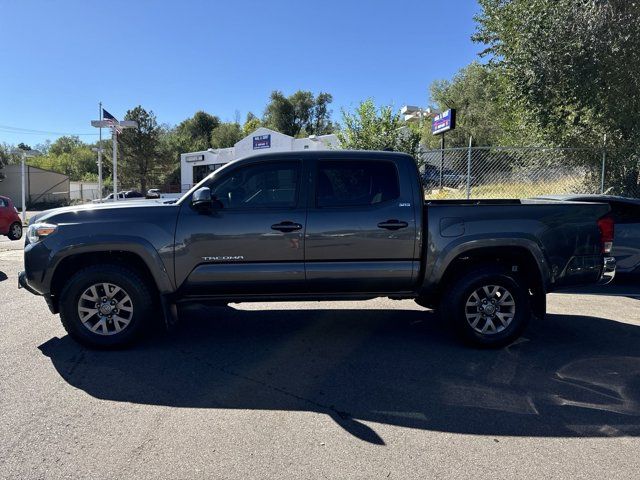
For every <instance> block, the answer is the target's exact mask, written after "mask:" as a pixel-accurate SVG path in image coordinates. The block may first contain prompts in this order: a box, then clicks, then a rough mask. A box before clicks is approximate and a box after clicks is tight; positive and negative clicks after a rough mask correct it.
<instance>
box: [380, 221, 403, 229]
mask: <svg viewBox="0 0 640 480" xmlns="http://www.w3.org/2000/svg"><path fill="white" fill-rule="evenodd" d="M408 226H409V224H408V223H407V222H401V221H400V220H395V219H394V220H387V221H386V222H380V223H379V224H378V228H384V229H386V230H400V229H401V228H407V227H408Z"/></svg>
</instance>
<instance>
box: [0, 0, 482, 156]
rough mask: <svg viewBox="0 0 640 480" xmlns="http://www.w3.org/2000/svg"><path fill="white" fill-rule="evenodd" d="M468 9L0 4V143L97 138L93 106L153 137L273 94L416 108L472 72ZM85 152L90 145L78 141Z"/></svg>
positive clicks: (424, 4)
mask: <svg viewBox="0 0 640 480" xmlns="http://www.w3.org/2000/svg"><path fill="white" fill-rule="evenodd" d="M477 11H478V6H477V4H476V2H475V1H474V0H455V1H446V2H443V1H437V0H422V1H420V0H407V1H395V2H390V1H388V0H386V1H385V0H369V1H363V0H360V1H349V0H342V1H334V0H325V1H323V2H291V1H280V0H272V1H270V2H264V1H246V0H236V1H227V2H217V1H204V0H202V1H191V0H181V1H176V2H168V1H164V2H159V1H156V2H153V1H148V0H136V1H133V0H128V1H119V0H111V1H108V2H97V1H87V0H82V1H80V0H65V1H55V2H54V1H35V0H20V1H15V0H0V17H1V18H2V27H1V28H0V142H7V143H17V142H20V141H24V142H26V143H29V144H31V145H33V144H37V143H40V142H42V141H44V140H45V139H47V138H49V139H52V140H53V139H55V138H56V137H57V136H59V135H55V134H21V133H11V132H9V131H8V129H7V128H5V127H6V126H10V127H19V128H26V129H32V130H42V131H52V132H62V133H95V132H94V130H95V129H93V128H92V127H90V126H89V121H90V120H92V119H95V118H96V117H97V115H98V101H102V102H103V104H104V106H105V108H106V109H107V110H109V111H110V112H111V113H113V114H114V115H115V116H116V117H119V118H120V117H122V116H123V115H124V113H125V112H126V110H127V109H129V108H132V107H134V106H136V105H138V104H140V105H142V106H143V107H145V108H147V109H150V110H153V111H154V112H155V113H156V115H157V117H158V120H159V121H160V122H161V123H169V124H176V123H178V122H180V121H181V120H183V119H185V118H187V117H189V116H191V115H193V113H194V112H196V111H197V110H205V111H207V112H210V113H213V114H216V115H218V116H220V117H221V118H222V119H223V120H233V119H234V117H235V112H236V111H238V112H240V115H241V120H242V121H244V117H245V115H246V113H247V112H248V111H253V112H254V113H256V114H258V115H261V114H262V111H263V109H264V106H265V104H266V103H267V100H268V97H269V94H270V92H271V91H272V90H274V89H279V90H282V91H283V92H284V93H285V94H291V93H293V92H294V91H295V90H298V89H305V90H311V91H313V92H315V93H317V92H319V91H321V90H323V91H327V92H329V93H331V94H333V97H334V102H333V106H332V108H333V111H334V117H335V118H336V119H339V118H340V109H341V108H346V109H350V108H352V107H354V106H355V105H357V103H358V102H359V101H361V100H363V99H365V98H368V97H372V98H373V99H374V100H375V101H376V102H377V103H379V104H393V105H395V106H397V107H400V106H402V105H403V104H407V103H408V104H414V105H415V104H417V105H426V104H427V101H428V86H429V84H430V83H431V81H432V80H434V79H437V78H448V77H450V76H451V75H452V74H454V73H455V72H456V71H457V70H458V69H459V68H461V67H463V66H464V65H466V64H468V63H469V62H471V61H472V60H474V59H476V58H477V53H478V52H479V51H480V50H481V46H480V45H477V44H473V43H472V42H471V40H470V35H471V34H472V33H473V31H474V23H473V15H474V14H475V13H476V12H477ZM81 138H83V139H84V140H87V141H90V140H91V141H92V140H94V139H95V138H96V137H94V136H82V137H81Z"/></svg>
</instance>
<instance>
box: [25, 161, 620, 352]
mask: <svg viewBox="0 0 640 480" xmlns="http://www.w3.org/2000/svg"><path fill="white" fill-rule="evenodd" d="M608 211H609V206H608V205H605V204H597V203H573V202H554V201H546V200H486V201H484V200H483V201H429V202H426V203H425V201H424V194H423V190H422V185H421V182H420V177H419V173H418V170H417V168H416V164H415V161H414V159H413V158H412V157H410V156H408V155H404V154H399V153H391V152H369V151H367V152H356V151H331V152H292V153H278V154H273V153H272V154H266V155H256V156H252V157H248V158H245V159H242V160H238V161H235V162H232V163H230V164H228V165H226V166H225V167H223V168H221V169H219V170H216V171H215V172H214V173H212V174H211V175H210V176H208V177H207V178H206V179H204V180H203V181H202V182H200V183H199V184H198V185H196V186H195V187H194V188H193V189H192V190H190V191H189V192H187V193H186V194H185V195H184V196H183V197H182V198H181V199H179V200H178V201H177V202H175V203H169V204H167V203H162V202H159V201H145V202H130V203H127V202H122V203H121V204H107V205H90V206H82V207H68V208H61V209H56V210H50V211H47V212H44V213H42V214H40V215H39V216H37V217H36V218H34V219H33V220H32V224H31V225H30V226H29V229H28V234H27V239H26V243H25V250H24V259H25V271H24V272H21V273H20V275H19V283H20V286H22V287H24V288H26V289H28V290H29V291H30V292H32V293H35V294H38V295H44V297H45V299H46V301H47V304H48V305H49V308H50V309H51V311H52V312H53V313H58V312H59V313H60V316H61V319H62V323H63V325H64V327H65V328H66V330H67V332H68V333H69V335H70V336H71V337H73V338H74V339H76V340H77V341H79V342H81V343H83V344H85V345H89V346H94V347H104V348H108V347H119V346H123V345H125V344H128V343H130V342H131V341H133V340H134V339H135V338H136V337H138V336H139V334H140V333H141V332H142V331H143V330H144V327H145V326H146V325H149V324H152V323H153V322H154V321H155V320H164V321H165V322H167V323H172V322H175V321H176V315H177V307H176V305H177V304H178V303H180V302H184V301H215V302H217V303H222V304H225V303H229V302H250V301H259V302H264V301H284V300H344V299H348V300H358V299H362V300H364V299H370V298H375V297H390V298H394V299H415V301H416V302H417V303H418V304H420V305H422V306H425V307H429V308H435V309H439V310H440V311H441V318H442V319H444V320H446V321H448V322H450V323H451V324H452V325H453V326H454V327H455V328H456V330H457V331H458V332H459V333H460V334H461V336H462V337H463V338H464V339H466V340H467V341H469V342H471V343H473V344H476V345H483V346H501V345H505V344H508V343H509V342H512V341H513V340H514V339H515V338H517V337H518V336H519V335H520V334H521V332H522V331H523V329H524V328H525V327H526V325H527V323H528V322H529V320H530V318H531V317H532V316H537V317H542V316H544V314H545V305H546V303H545V295H546V293H548V292H550V291H553V290H557V289H560V288H562V287H566V286H572V285H578V284H590V283H596V282H600V281H603V280H604V281H606V280H607V279H608V278H611V277H612V275H613V272H614V271H615V260H614V259H613V258H611V257H609V252H610V249H611V242H612V240H613V222H612V220H611V219H610V218H609V217H608V216H607V212H608Z"/></svg>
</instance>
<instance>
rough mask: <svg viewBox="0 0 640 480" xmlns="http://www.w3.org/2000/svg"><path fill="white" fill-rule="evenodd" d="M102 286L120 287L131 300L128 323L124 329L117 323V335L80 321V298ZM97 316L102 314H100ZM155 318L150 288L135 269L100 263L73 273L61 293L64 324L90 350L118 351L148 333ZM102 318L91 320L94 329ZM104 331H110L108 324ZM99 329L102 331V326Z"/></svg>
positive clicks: (61, 314) (75, 338) (70, 333)
mask: <svg viewBox="0 0 640 480" xmlns="http://www.w3.org/2000/svg"><path fill="white" fill-rule="evenodd" d="M102 283H109V284H112V285H115V286H117V287H120V288H121V289H122V291H123V292H124V293H125V294H127V295H128V296H129V297H130V300H131V302H130V305H131V309H132V312H131V316H130V318H129V323H128V324H127V325H126V326H124V327H122V326H121V324H118V326H119V327H121V328H122V329H121V331H118V332H116V333H110V334H100V333H94V332H92V331H91V330H90V329H89V327H88V326H85V324H84V323H83V322H82V320H81V319H80V314H79V309H78V306H79V301H80V297H81V296H82V295H83V294H84V293H85V292H86V291H87V289H89V288H91V287H92V286H93V285H97V284H102ZM112 290H113V289H112ZM97 293H98V296H101V294H104V289H102V290H98V292H97ZM103 298H106V296H105V297H103ZM116 298H117V297H116ZM116 301H117V300H116ZM118 313H121V312H118ZM97 315H100V314H99V313H98V314H97ZM122 315H123V316H124V315H128V313H122ZM153 315H154V308H153V296H152V293H151V289H150V288H149V286H148V285H147V284H146V282H145V280H144V279H143V278H142V276H141V275H140V274H139V273H138V272H137V271H136V270H134V269H131V268H128V267H124V266H121V265H113V264H100V265H93V266H91V267H87V268H84V269H82V270H79V271H78V272H76V273H75V274H73V276H72V277H71V278H70V279H69V281H68V282H67V284H66V285H65V287H64V289H63V290H62V292H61V293H60V319H61V320H62V325H63V326H64V328H65V330H66V331H67V333H68V334H69V336H70V337H71V338H73V339H74V340H75V341H77V342H78V343H80V344H82V345H84V346H87V347H90V348H99V349H117V348H123V347H126V346H128V345H130V344H132V343H133V342H134V341H135V340H137V339H138V338H139V337H140V335H141V334H142V333H143V332H144V331H145V329H146V327H147V325H149V324H150V323H151V320H152V318H153ZM101 318H102V317H92V319H91V320H89V322H94V326H95V323H97V322H98V321H99V320H101ZM104 318H105V321H107V322H108V321H109V320H106V318H107V317H104ZM88 324H89V323H88ZM110 325H111V327H113V325H114V324H113V320H111V324H110ZM104 328H107V327H106V325H105V327H104ZM100 330H102V327H101V328H100ZM111 330H113V328H112V329H111Z"/></svg>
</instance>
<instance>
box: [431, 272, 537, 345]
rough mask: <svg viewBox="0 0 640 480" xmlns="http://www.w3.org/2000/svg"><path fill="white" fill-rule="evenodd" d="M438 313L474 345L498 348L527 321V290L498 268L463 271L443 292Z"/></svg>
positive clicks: (529, 309) (512, 336)
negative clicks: (446, 318)
mask: <svg viewBox="0 0 640 480" xmlns="http://www.w3.org/2000/svg"><path fill="white" fill-rule="evenodd" d="M442 307H443V308H441V312H442V313H441V315H444V316H445V317H448V320H450V321H451V322H452V324H453V326H454V328H455V329H456V331H457V332H458V333H459V334H460V335H461V336H462V338H463V339H464V340H465V341H467V342H468V343H471V344H473V345H475V346H480V347H492V348H498V347H502V346H505V345H508V344H510V343H511V342H513V341H514V340H515V339H517V338H518V337H519V336H520V335H521V334H522V332H523V331H524V329H525V328H526V327H527V324H528V323H529V321H530V320H531V304H530V296H529V289H528V288H527V286H526V284H525V283H524V282H523V280H522V279H520V278H519V277H518V276H516V275H514V274H513V273H511V272H508V271H505V270H503V269H501V268H499V267H492V266H484V267H478V268H476V269H473V270H471V271H468V272H466V273H465V274H464V275H462V276H461V277H460V278H459V279H458V280H456V281H454V282H453V284H452V285H451V286H450V288H449V289H448V291H447V292H446V293H445V296H444V298H443V302H442Z"/></svg>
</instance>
